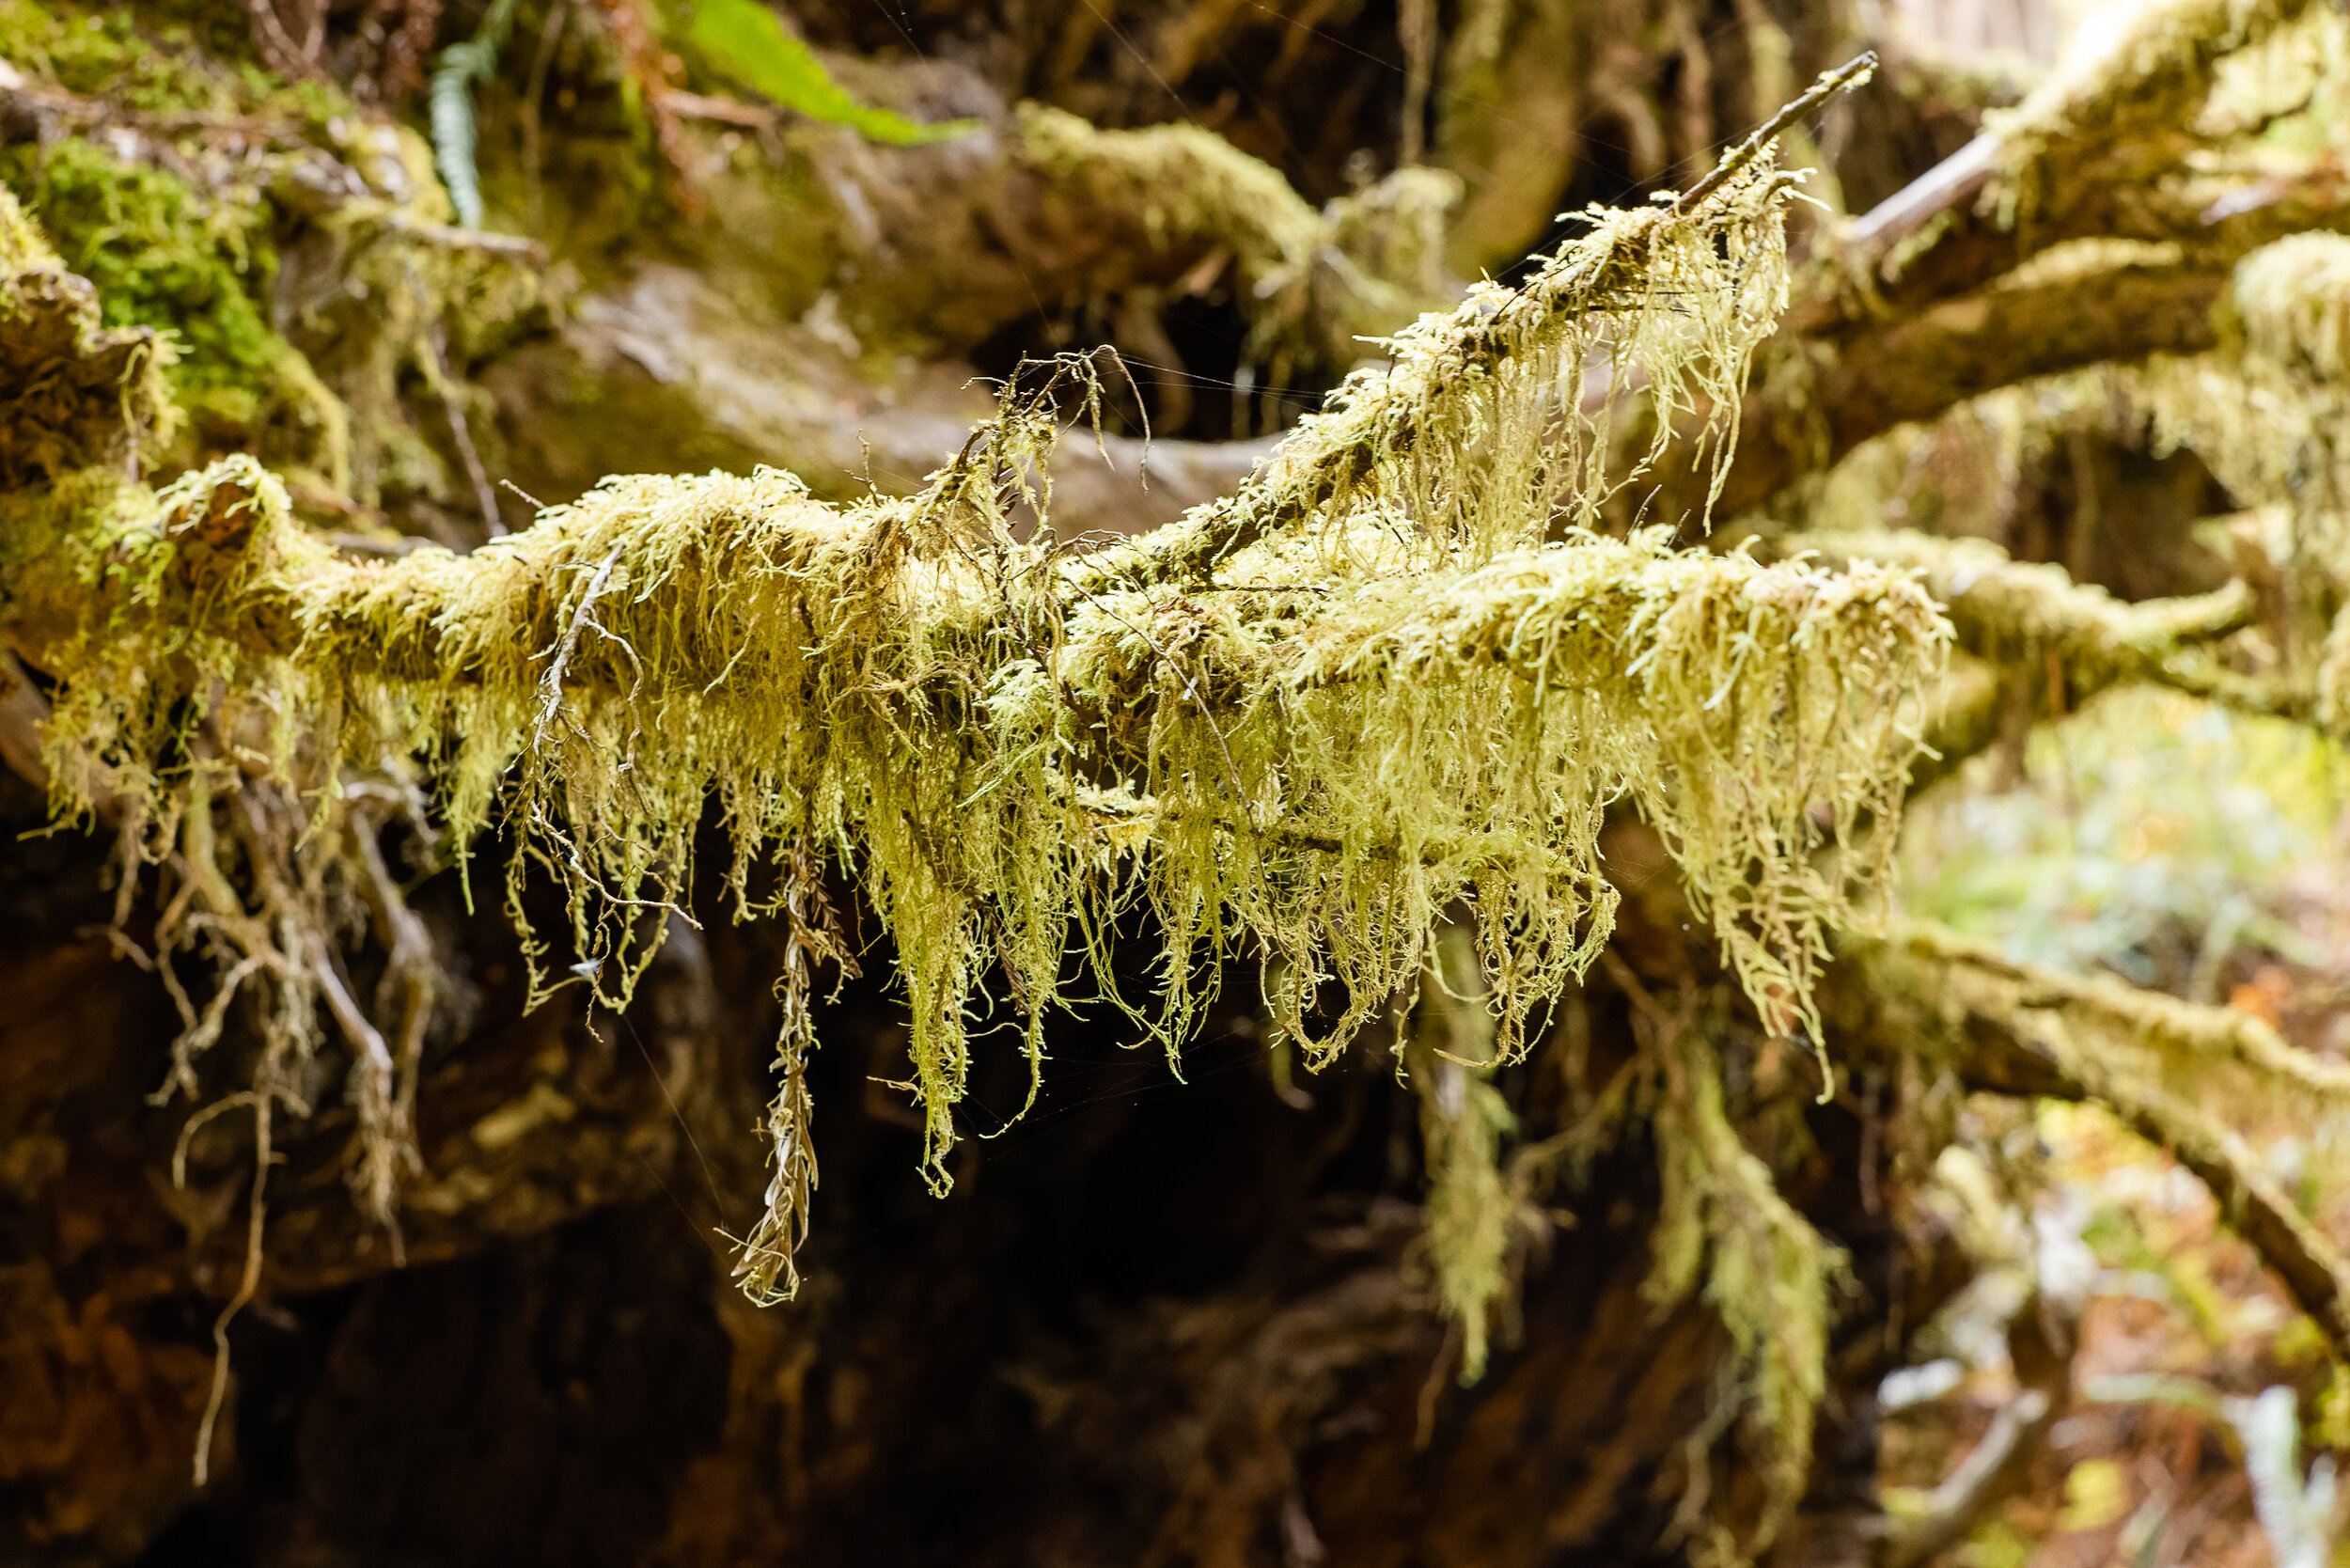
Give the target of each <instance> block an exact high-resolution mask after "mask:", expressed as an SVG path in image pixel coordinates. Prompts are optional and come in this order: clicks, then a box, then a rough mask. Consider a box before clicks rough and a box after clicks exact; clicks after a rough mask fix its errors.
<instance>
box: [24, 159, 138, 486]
mask: <svg viewBox="0 0 2350 1568" xmlns="http://www.w3.org/2000/svg"><path fill="white" fill-rule="evenodd" d="M170 358H171V350H170V346H169V345H168V344H166V343H164V342H162V341H161V340H159V339H157V338H156V337H155V336H154V335H153V334H152V333H149V332H146V331H144V330H141V329H137V328H118V329H114V330H108V329H107V328H106V327H105V326H104V325H103V323H102V319H101V315H100V309H99V303H98V300H97V298H96V295H95V293H94V292H93V290H91V289H90V287H89V284H88V282H87V281H86V279H83V278H80V277H76V276H74V275H73V274H71V273H68V272H67V271H66V270H65V266H64V263H63V262H62V261H61V260H60V259H58V257H57V254H56V252H55V250H53V249H51V248H50V245H49V242H48V239H47V238H46V237H45V236H44V235H43V234H42V233H41V232H40V228H39V225H38V224H36V223H35V222H34V221H33V220H32V219H31V218H30V217H28V216H27V215H26V214H25V212H24V209H23V208H22V207H21V206H19V205H18V203H17V200H16V197H15V196H12V195H10V194H9V193H8V191H7V190H6V189H5V188H0V479H5V480H6V481H7V482H8V483H9V484H12V485H21V484H25V483H28V482H30V481H31V480H32V479H34V478H55V477H57V476H59V475H62V474H66V473H69V472H71V471H72V470H75V469H82V468H90V467H99V468H110V467H116V466H118V465H119V464H120V463H121V462H122V461H123V460H125V459H134V458H135V456H136V454H137V453H138V451H139V450H140V448H141V447H142V445H143V444H159V443H163V442H167V441H168V440H169V439H170V437H171V434H172V431H173V430H174V429H175V427H176V425H177V421H178V419H179V410H178V408H177V406H176V405H175V404H174V403H173V402H172V400H171V395H170V392H169V390H168V388H167V387H166V386H165V384H164V374H163V368H164V366H165V365H166V364H167V363H168V362H169V360H170Z"/></svg>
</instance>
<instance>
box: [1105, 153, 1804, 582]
mask: <svg viewBox="0 0 2350 1568" xmlns="http://www.w3.org/2000/svg"><path fill="white" fill-rule="evenodd" d="M1757 150H1758V149H1752V148H1748V149H1741V151H1742V154H1751V153H1753V152H1755V151H1757ZM1759 150H1761V151H1763V152H1764V153H1767V151H1768V149H1759ZM1757 162H1758V164H1759V168H1750V169H1749V171H1748V172H1747V173H1746V174H1743V175H1740V176H1738V177H1736V178H1733V179H1731V180H1727V181H1726V182H1725V183H1724V184H1723V185H1722V187H1721V188H1720V189H1719V190H1717V191H1716V192H1715V193H1714V194H1713V195H1712V196H1709V197H1708V198H1707V199H1705V200H1704V201H1701V202H1699V203H1696V204H1694V206H1693V207H1692V208H1691V209H1690V210H1689V211H1687V212H1683V211H1682V210H1680V209H1679V208H1678V207H1673V208H1665V207H1652V208H1649V209H1646V210H1644V211H1637V212H1613V211H1609V210H1606V209H1601V208H1593V209H1591V210H1590V212H1586V213H1585V214H1583V216H1584V219H1585V221H1586V222H1587V223H1588V224H1589V225H1590V232H1588V233H1587V234H1585V235H1584V236H1583V237H1582V238H1580V239H1577V240H1575V241H1573V242H1571V243H1568V244H1565V245H1562V246H1561V247H1560V248H1559V251H1558V253H1557V254H1556V255H1554V256H1552V257H1550V258H1548V259H1545V260H1544V261H1543V265H1542V266H1541V267H1540V268H1539V269H1537V270H1536V271H1535V273H1534V274H1533V275H1532V276H1531V277H1529V278H1528V280H1527V281H1526V282H1525V283H1523V284H1521V285H1520V286H1518V287H1517V288H1515V289H1504V288H1502V287H1500V286H1498V285H1495V284H1491V283H1487V284H1482V285H1480V286H1478V287H1476V288H1474V289H1472V290H1469V294H1468V297H1467V299H1466V300H1465V301H1464V302H1463V303H1462V304H1461V305H1460V306H1458V307H1457V308H1456V309H1453V310H1451V311H1448V312H1442V313H1434V312H1432V313H1430V314H1428V315H1424V316H1422V317H1421V318H1420V319H1419V320H1418V321H1417V322H1415V323H1414V324H1413V325H1412V326H1410V327H1408V328H1406V329H1405V330H1403V331H1402V332H1400V333H1398V334H1396V335H1395V336H1394V337H1391V338H1389V339H1387V343H1386V347H1387V354H1388V358H1387V363H1386V364H1385V365H1381V366H1375V367H1369V368H1362V369H1358V370H1357V371H1355V373H1354V374H1353V375H1351V376H1349V377H1348V378H1347V380H1346V382H1345V383H1344V384H1341V385H1340V387H1339V389H1338V390H1337V391H1336V392H1335V393H1333V394H1332V395H1331V397H1330V399H1329V400H1328V401H1327V402H1326V403H1325V405H1324V409H1323V411H1322V412H1321V413H1319V414H1315V415H1312V416H1308V417H1307V418H1306V419H1304V420H1302V421H1301V422H1300V423H1299V425H1298V427H1297V428H1296V430H1294V431H1293V432H1292V433H1291V435H1290V437H1289V439H1288V440H1286V441H1285V442H1283V443H1282V445H1281V447H1280V448H1279V449H1278V450H1277V452H1276V453H1275V454H1274V455H1273V457H1272V458H1271V459H1270V460H1268V461H1267V462H1266V463H1265V464H1264V465H1263V466H1262V467H1261V468H1260V469H1258V470H1257V472H1256V473H1255V474H1254V475H1253V476H1251V477H1250V478H1249V479H1248V480H1247V482H1246V483H1245V484H1243V485H1242V486H1241V487H1240V488H1239V489H1238V490H1236V491H1235V492H1234V493H1233V494H1231V495H1230V496H1228V497H1225V498H1223V499H1220V500H1217V501H1214V502H1211V503H1208V504H1207V505H1205V506H1202V507H1199V508H1197V509H1195V510H1193V511H1192V512H1191V513H1189V514H1188V515H1187V516H1186V517H1185V518H1184V519H1183V521H1182V522H1180V523H1179V524H1177V525H1174V526H1172V527H1168V528H1163V529H1160V530H1159V531H1158V532H1156V533H1155V534H1153V535H1152V536H1151V537H1150V538H1149V539H1147V540H1145V541H1138V542H1137V543H1136V544H1135V545H1133V546H1131V547H1128V548H1125V549H1121V550H1117V551H1105V552H1104V553H1103V554H1102V555H1101V556H1099V557H1095V558H1094V560H1093V562H1092V564H1091V566H1090V567H1089V572H1088V580H1089V582H1091V583H1093V584H1096V585H1106V584H1111V583H1115V582H1117V581H1119V580H1120V579H1121V578H1122V577H1127V576H1137V575H1138V576H1141V577H1167V576H1172V577H1177V578H1198V577H1200V576H1203V575H1204V574H1205V573H1207V572H1210V571H1212V570H1213V569H1214V565H1215V563H1216V562H1217V561H1219V560H1220V559H1223V558H1225V557H1229V556H1230V554H1231V553H1232V552H1233V551H1235V550H1237V549H1239V548H1242V547H1243V546H1245V545H1246V544H1248V543H1249V542H1250V541H1254V540H1256V539H1258V538H1259V537H1261V536H1263V535H1266V534H1282V533H1290V532H1298V531H1303V532H1304V533H1307V534H1309V535H1313V536H1315V537H1318V538H1321V539H1322V540H1324V543H1325V544H1326V545H1333V546H1337V545H1339V541H1344V540H1347V539H1352V538H1355V537H1357V536H1359V535H1360V534H1361V533H1362V531H1363V530H1362V528H1361V527H1359V526H1357V525H1358V524H1359V523H1362V522H1366V521H1368V522H1369V523H1370V524H1371V526H1373V527H1374V528H1376V529H1379V530H1385V531H1388V532H1392V531H1393V530H1394V528H1395V527H1396V526H1397V525H1398V522H1399V520H1401V522H1402V525H1403V527H1404V533H1405V535H1406V536H1407V537H1411V538H1417V539H1420V540H1424V541H1428V543H1429V545H1430V546H1431V547H1432V548H1434V549H1435V550H1437V551H1439V552H1446V551H1458V550H1466V551H1467V552H1469V553H1470V554H1471V555H1476V554H1480V553H1483V554H1493V553H1498V552H1501V551H1505V550H1511V549H1515V548H1519V547H1522V546H1524V545H1526V544H1528V543H1530V542H1532V541H1537V540H1540V539H1543V538H1544V537H1547V536H1553V535H1556V534H1557V533H1559V532H1561V531H1564V530H1566V529H1569V528H1575V527H1590V528H1593V529H1596V528H1597V527H1599V526H1600V525H1602V524H1603V523H1605V522H1606V520H1607V519H1608V518H1609V517H1610V516H1611V515H1616V514H1620V513H1622V512H1626V511H1637V510H1639V507H1640V503H1641V500H1642V498H1643V496H1644V495H1645V494H1647V493H1646V492H1645V491H1644V490H1643V488H1642V487H1643V483H1644V481H1647V480H1650V479H1651V478H1656V477H1660V476H1657V475H1656V473H1655V470H1656V467H1657V464H1658V463H1659V461H1660V460H1661V459H1662V458H1663V457H1664V455H1665V454H1666V452H1667V450H1668V449H1669V447H1671V445H1672V444H1673V442H1674V439H1675V437H1676V434H1678V436H1679V437H1680V438H1681V439H1682V441H1683V442H1684V451H1686V452H1687V453H1689V454H1690V462H1691V467H1692V470H1693V473H1692V474H1691V475H1687V476H1684V475H1679V474H1673V475H1664V476H1661V477H1662V478H1669V479H1672V480H1676V481H1682V480H1686V479H1690V478H1693V479H1694V492H1695V494H1697V495H1698V496H1699V497H1700V499H1701V502H1702V503H1703V504H1702V505H1701V506H1700V515H1699V516H1696V517H1692V518H1688V519H1686V520H1684V523H1683V526H1684V527H1685V528H1689V529H1690V530H1691V531H1694V532H1702V531H1703V529H1704V527H1705V525H1706V521H1707V519H1706V516H1705V515H1704V511H1705V508H1706V507H1707V506H1710V499H1711V497H1712V495H1713V494H1716V492H1717V491H1718V490H1719V487H1720V483H1721V479H1722V476H1723V473H1724V471H1725V460H1726V459H1727V457H1728V454H1729V452H1730V450H1731V447H1732V446H1733V445H1734V444H1735V441H1736V437H1737V420H1738V411H1739V406H1740V392H1741V390H1742V389H1743V387H1744V384H1745V381H1746V376H1747V368H1748V367H1749V365H1750V364H1751V363H1752V360H1753V355H1754V353H1755V350H1756V349H1757V347H1758V346H1760V344H1761V343H1762V342H1763V340H1764V339H1765V338H1766V337H1768V336H1769V334H1770V332H1771V330H1772V328H1773V327H1774V325H1775V324H1776V323H1777V321H1778V313H1779V311H1780V310H1781V309H1782V308H1783V307H1784V306H1785V305H1786V302H1787V268H1786V250H1785V241H1786V236H1785V227H1784V223H1783V216H1784V210H1785V206H1786V202H1787V199H1788V195H1789V192H1790V190H1791V189H1792V187H1793V182H1794V181H1793V178H1792V177H1790V176H1786V175H1782V174H1779V173H1778V172H1776V171H1775V170H1773V169H1771V168H1770V167H1769V165H1770V162H1771V160H1770V159H1769V158H1768V157H1767V156H1764V157H1762V158H1761V159H1759V160H1758V161H1757Z"/></svg>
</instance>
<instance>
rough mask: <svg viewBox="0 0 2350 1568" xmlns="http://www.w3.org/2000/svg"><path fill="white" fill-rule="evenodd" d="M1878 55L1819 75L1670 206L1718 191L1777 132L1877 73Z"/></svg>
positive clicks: (1868, 52) (1681, 208)
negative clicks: (1711, 171)
mask: <svg viewBox="0 0 2350 1568" xmlns="http://www.w3.org/2000/svg"><path fill="white" fill-rule="evenodd" d="M1876 69H1877V52H1876V51H1875V50H1873V49H1864V50H1862V51H1861V52H1860V53H1859V54H1857V55H1854V56H1853V57H1852V58H1851V59H1849V60H1846V61H1845V62H1844V63H1843V64H1842V65H1840V66H1838V67H1836V68H1835V69H1834V70H1832V71H1822V72H1820V75H1819V79H1818V80H1817V81H1815V82H1813V83H1812V84H1811V86H1809V87H1807V88H1805V89H1804V92H1803V96H1802V97H1800V98H1798V99H1796V100H1795V101H1794V102H1792V103H1789V104H1787V105H1785V106H1784V107H1783V108H1781V109H1780V110H1779V111H1778V113H1777V114H1775V115H1773V116H1772V117H1771V118H1768V119H1766V120H1764V121H1763V123H1762V125H1761V126H1760V127H1759V128H1757V129H1756V131H1755V132H1754V133H1753V134H1752V135H1750V136H1748V137H1747V139H1746V140H1745V141H1743V142H1740V143H1739V144H1738V145H1737V146H1736V147H1735V148H1732V149H1731V150H1730V152H1729V153H1728V154H1727V155H1725V156H1724V157H1723V159H1722V161H1721V162H1720V163H1719V164H1716V165H1715V166H1714V172H1713V173H1711V174H1709V175H1707V176H1706V177H1705V178H1704V179H1702V180H1699V181H1698V182H1697V184H1695V185H1694V186H1692V187H1691V188H1690V190H1689V194H1688V195H1686V196H1682V197H1681V198H1680V199H1678V200H1677V201H1675V202H1674V203H1673V211H1674V212H1687V211H1689V210H1690V209H1691V208H1693V207H1696V206H1697V205H1698V204H1699V203H1700V202H1702V201H1704V200H1705V198H1706V197H1708V196H1712V195H1713V194H1714V193H1715V192H1716V191H1718V190H1720V189H1721V188H1722V187H1723V186H1724V185H1726V184H1728V183H1729V182H1730V181H1731V179H1732V178H1733V177H1735V176H1736V175H1737V174H1738V172H1739V171H1740V170H1741V169H1744V168H1745V167H1746V166H1747V165H1749V164H1751V163H1753V162H1754V161H1755V160H1756V159H1757V158H1760V157H1762V156H1763V153H1764V152H1765V151H1767V150H1768V149H1770V147H1771V145H1772V144H1773V143H1774V142H1775V141H1777V140H1778V134H1779V133H1780V132H1782V131H1784V130H1786V129H1787V128H1788V127H1789V126H1791V125H1793V124H1794V123H1795V122H1796V121H1797V120H1799V119H1801V118H1804V117H1805V116H1806V115H1809V114H1810V113H1812V112H1813V111H1815V110H1817V109H1819V108H1822V107H1823V106H1825V104H1826V103H1827V102H1828V100H1830V99H1832V98H1834V97H1835V96H1836V95H1837V94H1839V93H1842V92H1850V91H1851V90H1852V89H1853V88H1855V87H1857V86H1862V85H1863V84H1864V83H1866V82H1867V81H1868V80H1869V78H1870V77H1872V76H1873V75H1875V74H1876Z"/></svg>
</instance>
